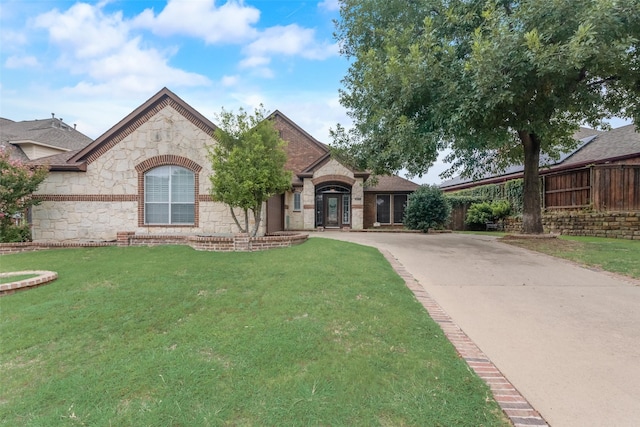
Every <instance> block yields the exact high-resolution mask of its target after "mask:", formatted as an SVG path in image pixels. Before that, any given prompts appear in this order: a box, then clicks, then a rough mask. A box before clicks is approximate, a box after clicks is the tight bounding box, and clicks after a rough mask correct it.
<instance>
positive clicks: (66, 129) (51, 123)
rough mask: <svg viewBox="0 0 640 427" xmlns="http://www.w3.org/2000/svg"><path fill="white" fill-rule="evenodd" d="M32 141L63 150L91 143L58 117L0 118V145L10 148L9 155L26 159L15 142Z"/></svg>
mask: <svg viewBox="0 0 640 427" xmlns="http://www.w3.org/2000/svg"><path fill="white" fill-rule="evenodd" d="M20 141H33V142H36V143H40V144H44V145H48V146H52V147H57V148H61V149H65V150H79V149H81V148H84V147H85V146H87V145H88V144H90V143H91V141H92V139H91V138H89V137H88V136H86V135H85V134H83V133H81V132H79V131H77V130H76V129H75V128H74V127H73V126H69V125H68V124H66V123H64V122H63V121H62V120H60V119H56V118H50V119H43V120H25V121H20V122H14V121H13V120H9V119H6V118H0V145H4V146H5V147H7V149H9V150H11V156H12V157H14V158H18V159H20V160H25V161H26V160H28V158H27V156H26V155H25V154H24V152H22V149H21V148H20V147H18V146H16V145H13V143H15V142H20Z"/></svg>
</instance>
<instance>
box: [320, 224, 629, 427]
mask: <svg viewBox="0 0 640 427" xmlns="http://www.w3.org/2000/svg"><path fill="white" fill-rule="evenodd" d="M313 236H314V237H327V238H334V239H339V240H345V241H351V242H355V243H361V244H364V245H369V246H375V247H377V248H379V249H380V250H381V251H383V253H384V252H385V251H388V252H390V253H391V254H392V255H393V257H394V258H396V259H397V260H398V262H399V263H400V264H401V265H403V266H404V267H405V268H406V270H407V271H408V272H409V273H410V274H411V275H412V276H413V277H414V278H415V279H416V280H418V282H419V283H420V284H421V285H422V286H423V287H424V289H425V290H426V292H427V294H429V295H430V296H431V297H432V298H433V299H434V300H435V301H436V302H437V304H438V305H439V306H440V307H442V309H443V311H444V312H445V313H446V314H447V315H449V316H450V317H451V318H452V319H453V321H454V322H455V324H457V325H458V326H459V327H460V329H461V330H462V331H464V333H466V335H467V336H468V337H469V338H470V339H471V341H473V343H475V345H477V346H478V347H479V349H480V350H481V351H482V352H483V353H484V354H486V355H487V357H488V358H489V359H490V360H491V361H492V362H493V363H494V364H495V365H496V366H497V368H498V369H499V370H500V371H501V372H502V374H504V376H505V377H506V378H507V379H508V380H509V381H510V382H511V383H512V384H513V385H514V386H515V387H516V388H517V390H518V391H519V392H520V393H521V394H522V395H523V396H524V397H525V398H526V399H527V400H528V401H529V402H530V403H531V405H532V406H533V407H534V408H535V409H536V410H538V411H539V412H540V414H541V415H542V417H543V418H544V419H545V420H546V421H547V422H548V423H549V424H550V425H552V426H554V427H572V426H581V427H582V426H622V427H624V426H637V425H640V286H639V285H638V283H637V282H634V281H631V280H624V279H621V278H619V277H614V276H612V275H609V274H607V273H603V272H597V271H592V270H589V269H586V268H582V267H579V266H576V265H574V264H572V263H569V262H565V261H562V260H558V259H555V258H552V257H549V256H546V255H542V254H537V253H533V252H529V251H527V250H524V249H520V248H516V247H513V246H509V245H506V244H503V243H501V242H498V241H496V240H495V238H493V237H491V236H477V235H462V234H436V235H423V234H395V233H356V232H352V233H341V232H324V233H314V234H313Z"/></svg>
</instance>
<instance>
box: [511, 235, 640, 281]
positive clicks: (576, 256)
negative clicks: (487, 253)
mask: <svg viewBox="0 0 640 427" xmlns="http://www.w3.org/2000/svg"><path fill="white" fill-rule="evenodd" d="M503 241H504V242H505V243H509V244H511V245H515V246H520V247H522V248H526V249H530V250H533V251H538V252H543V253H546V254H548V255H553V256H556V257H559V258H564V259H568V260H571V261H575V262H577V263H580V264H583V265H586V266H589V267H595V268H599V269H602V270H606V271H610V272H613V273H619V274H624V275H626V276H630V277H634V278H636V279H640V241H639V240H628V239H606V238H603V237H580V236H559V237H558V238H557V239H526V238H525V239H517V238H509V239H504V240H503Z"/></svg>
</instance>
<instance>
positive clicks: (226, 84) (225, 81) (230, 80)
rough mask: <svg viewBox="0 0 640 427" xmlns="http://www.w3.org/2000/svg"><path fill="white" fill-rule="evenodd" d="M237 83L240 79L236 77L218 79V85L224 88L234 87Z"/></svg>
mask: <svg viewBox="0 0 640 427" xmlns="http://www.w3.org/2000/svg"><path fill="white" fill-rule="evenodd" d="M239 81H240V78H239V77H238V76H223V77H222V79H220V83H221V84H222V86H224V87H229V86H235V85H237V84H238V82H239Z"/></svg>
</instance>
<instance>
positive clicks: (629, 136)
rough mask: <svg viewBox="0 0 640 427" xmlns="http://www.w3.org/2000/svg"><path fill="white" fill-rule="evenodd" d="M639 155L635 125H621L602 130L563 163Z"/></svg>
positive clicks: (639, 137)
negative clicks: (606, 130)
mask: <svg viewBox="0 0 640 427" xmlns="http://www.w3.org/2000/svg"><path fill="white" fill-rule="evenodd" d="M634 154H638V155H640V133H638V132H637V131H636V128H635V125H627V126H622V127H619V128H616V129H612V130H610V131H608V132H602V133H600V134H598V135H597V137H596V138H595V139H594V140H593V141H592V142H591V143H589V144H586V145H584V146H583V147H581V148H579V149H578V150H576V151H575V152H574V153H573V154H571V155H570V156H568V157H567V159H566V160H565V161H564V162H563V165H569V164H573V163H583V162H589V161H594V162H597V161H601V160H606V159H615V158H618V157H625V156H631V155H634Z"/></svg>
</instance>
